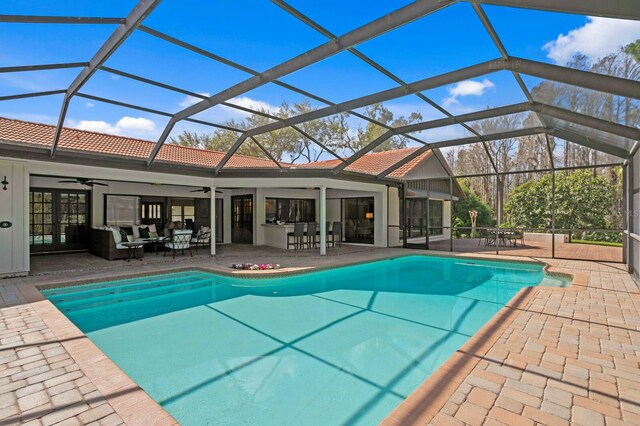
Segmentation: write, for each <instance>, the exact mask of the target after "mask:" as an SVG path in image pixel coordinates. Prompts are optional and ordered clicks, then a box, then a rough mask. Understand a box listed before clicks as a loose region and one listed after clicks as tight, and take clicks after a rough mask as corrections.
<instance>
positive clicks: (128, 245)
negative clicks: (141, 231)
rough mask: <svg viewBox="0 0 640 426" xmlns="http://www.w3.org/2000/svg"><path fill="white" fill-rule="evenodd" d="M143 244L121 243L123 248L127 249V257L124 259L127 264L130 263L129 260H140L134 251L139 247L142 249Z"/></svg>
mask: <svg viewBox="0 0 640 426" xmlns="http://www.w3.org/2000/svg"><path fill="white" fill-rule="evenodd" d="M144 244H145V243H144V242H138V241H136V242H129V243H122V245H123V246H125V247H126V248H128V249H129V257H128V258H127V259H126V261H127V262H131V258H132V257H133V258H135V259H138V260H142V258H141V257H138V255H137V254H136V249H138V248H140V247H144Z"/></svg>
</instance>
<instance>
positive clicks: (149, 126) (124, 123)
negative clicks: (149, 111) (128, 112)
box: [116, 117, 156, 132]
mask: <svg viewBox="0 0 640 426" xmlns="http://www.w3.org/2000/svg"><path fill="white" fill-rule="evenodd" d="M116 127H117V128H119V129H122V130H133V131H138V132H152V131H154V130H155V129H156V123H154V122H153V121H151V120H149V119H147V118H142V117H139V118H134V117H122V118H121V119H120V120H118V122H117V123H116Z"/></svg>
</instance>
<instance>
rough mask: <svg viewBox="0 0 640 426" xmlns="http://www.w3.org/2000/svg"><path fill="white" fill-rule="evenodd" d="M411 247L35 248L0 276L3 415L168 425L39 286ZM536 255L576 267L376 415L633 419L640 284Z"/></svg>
mask: <svg viewBox="0 0 640 426" xmlns="http://www.w3.org/2000/svg"><path fill="white" fill-rule="evenodd" d="M411 253H416V254H428V253H429V252H425V251H412V250H404V249H375V248H371V247H362V246H343V247H342V248H336V249H329V250H328V256H326V257H322V258H321V257H319V256H317V252H315V251H304V252H286V251H284V250H282V251H279V250H277V249H270V248H269V249H266V248H260V247H250V246H244V247H243V246H226V247H221V250H220V253H219V255H218V256H217V257H216V258H211V257H209V256H206V255H205V254H204V253H202V252H200V253H198V255H196V256H194V258H190V257H180V258H176V260H173V259H170V258H162V256H155V255H151V254H147V255H146V257H145V259H144V260H143V261H141V262H131V263H126V262H123V261H113V262H108V261H105V260H104V259H98V258H95V257H93V256H91V255H88V254H86V253H81V254H73V255H52V256H41V257H33V258H32V263H33V274H32V275H30V276H28V277H21V278H9V279H4V280H0V426H5V425H13V424H29V425H51V424H69V425H77V424H101V425H119V424H131V425H138V424H145V425H149V424H158V425H161V424H175V423H176V422H175V420H174V419H173V418H172V417H171V416H170V415H169V414H168V413H166V412H165V411H164V410H163V409H162V408H161V407H160V406H159V405H158V404H156V403H155V402H154V401H153V400H152V399H151V398H150V397H149V396H148V395H147V394H146V393H145V392H144V391H142V390H141V389H140V388H139V387H138V386H137V385H136V384H135V383H134V382H133V381H131V379H129V378H128V377H127V376H126V375H125V374H124V373H123V372H122V371H121V370H120V369H119V368H118V367H117V366H115V364H113V363H112V362H111V361H110V360H109V359H108V358H107V357H106V356H105V355H104V354H102V353H101V352H100V351H99V350H98V349H97V348H96V347H95V346H94V345H93V343H91V342H90V341H89V340H88V339H87V338H86V337H85V336H84V335H83V334H82V333H81V332H80V331H79V330H78V329H77V328H76V327H75V326H74V325H73V324H71V323H70V321H69V320H68V319H67V318H66V317H65V316H64V315H63V314H61V313H60V312H59V311H58V310H57V309H56V308H55V307H53V305H52V304H51V303H50V302H49V301H47V300H45V299H44V298H43V297H42V295H41V294H40V293H39V291H38V290H37V288H36V286H52V285H61V284H63V283H67V282H88V281H100V280H105V279H115V278H119V277H123V276H131V275H143V274H152V273H153V274H155V273H159V272H165V271H172V270H176V269H183V268H193V267H197V268H206V269H211V270H216V271H221V272H226V273H229V272H231V271H232V270H230V269H229V264H230V263H232V262H245V261H254V262H256V263H266V262H278V263H281V264H282V265H283V266H284V267H285V268H286V271H291V272H299V271H301V270H307V269H316V268H319V267H320V268H322V267H330V266H338V265H346V264H350V263H355V262H362V261H370V260H375V259H383V258H387V257H393V256H399V255H407V254H411ZM194 254H195V253H194ZM434 254H440V255H442V254H443V253H442V252H436V253H434ZM456 255H457V256H464V254H461V253H457V254H456ZM474 256H475V257H483V256H482V255H479V254H477V253H476V254H474ZM486 258H488V259H496V258H504V259H507V260H514V258H513V257H512V256H509V257H497V256H492V255H488V256H486ZM525 259H526V260H536V259H535V258H525ZM540 260H541V261H544V262H547V263H548V264H549V265H550V266H551V271H555V272H564V273H572V274H575V280H574V283H573V285H572V286H571V287H570V288H568V289H557V288H548V287H534V288H526V289H523V290H522V291H521V292H520V293H518V295H516V296H515V297H514V299H512V301H511V302H510V303H509V304H508V305H507V306H505V307H504V308H503V309H502V310H501V311H500V312H499V313H498V314H497V315H496V316H495V317H494V318H493V319H492V320H491V321H490V322H489V323H488V324H486V325H485V326H484V327H483V328H482V329H481V330H480V331H479V332H478V333H476V335H474V336H473V337H472V338H471V339H470V340H469V342H467V344H465V345H464V346H463V347H462V348H460V349H459V350H458V351H457V352H456V353H455V354H454V355H453V356H452V357H451V358H450V359H449V360H448V361H447V362H446V363H445V365H443V366H442V367H441V368H440V369H438V370H437V371H436V373H434V374H433V375H432V376H431V377H430V378H428V379H427V380H426V381H425V382H424V383H423V384H422V385H421V386H420V387H419V388H418V389H417V390H416V391H415V392H414V393H413V394H412V395H411V396H410V397H409V398H408V399H407V400H405V402H403V403H402V404H401V405H400V406H398V407H397V408H396V409H395V410H394V411H393V412H392V413H391V414H390V415H389V417H388V418H387V419H386V420H385V423H387V424H391V425H395V424H403V425H404V424H471V425H480V424H485V425H493V424H516V423H518V424H520V423H521V424H522V425H526V424H531V425H533V424H549V425H554V424H570V423H574V424H582V425H589V426H591V425H599V424H602V425H605V424H606V425H618V424H620V425H622V424H640V289H639V287H638V283H637V282H635V281H634V280H633V279H632V278H631V277H630V276H629V275H628V274H627V273H626V272H625V270H624V266H623V265H621V264H607V263H598V262H584V261H573V260H557V259H556V260H552V259H540ZM254 274H255V273H254Z"/></svg>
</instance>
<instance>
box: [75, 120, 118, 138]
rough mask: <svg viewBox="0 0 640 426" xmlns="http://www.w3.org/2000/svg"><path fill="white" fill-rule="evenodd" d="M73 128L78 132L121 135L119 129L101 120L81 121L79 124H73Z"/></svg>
mask: <svg viewBox="0 0 640 426" xmlns="http://www.w3.org/2000/svg"><path fill="white" fill-rule="evenodd" d="M70 124H71V123H70ZM72 127H74V128H76V129H78V130H89V131H91V132H99V133H112V134H116V135H119V134H120V129H118V127H116V126H113V125H111V124H109V123H107V122H106V121H101V120H80V121H79V122H78V123H77V124H72Z"/></svg>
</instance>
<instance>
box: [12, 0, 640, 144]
mask: <svg viewBox="0 0 640 426" xmlns="http://www.w3.org/2000/svg"><path fill="white" fill-rule="evenodd" d="M135 3H136V2H135V1H133V0H110V1H108V2H87V1H79V0H74V1H72V0H66V1H64V0H63V1H50V2H42V1H34V0H31V1H26V0H12V1H11V2H2V6H0V14H18V15H20V14H29V15H64V16H103V17H104V16H108V17H122V16H125V15H126V14H127V13H128V12H129V11H130V10H131V9H132V8H133V7H134V6H135ZM407 3H409V2H408V1H406V0H403V1H394V2H389V1H382V0H376V1H373V0H368V1H365V0H356V1H346V2H345V1H344V0H342V1H338V0H327V1H323V2H311V1H307V0H295V1H294V0H290V4H291V5H292V6H294V7H296V8H298V10H300V11H301V12H303V13H304V14H306V15H307V16H309V17H310V18H312V19H313V20H315V21H316V22H318V23H320V24H321V25H322V26H324V27H325V28H327V29H328V30H329V31H331V32H333V33H334V34H336V35H341V34H344V33H345V32H348V31H350V30H352V29H355V28H357V27H358V26H360V25H363V24H365V23H367V22H369V21H371V20H373V19H376V18H378V17H380V16H382V15H384V14H386V13H389V12H390V11H391V10H392V8H397V7H400V6H402V5H404V4H407ZM485 11H486V13H487V15H488V16H489V18H490V20H491V21H492V23H493V25H494V27H495V28H496V30H497V32H498V34H499V35H500V37H501V38H502V40H503V43H504V44H505V46H506V49H507V51H508V52H509V54H510V55H512V56H521V57H526V58H529V59H534V60H538V61H543V62H549V63H559V64H563V63H565V62H566V60H567V59H568V58H570V57H571V55H573V54H575V53H578V52H580V53H584V54H586V55H587V56H589V57H590V58H592V59H597V58H598V57H600V56H602V55H605V54H607V53H609V52H611V51H613V50H615V49H616V48H617V47H618V46H619V45H621V44H626V43H628V42H629V41H631V40H634V39H637V38H640V24H639V23H638V22H626V21H614V20H608V19H602V18H590V17H585V16H577V15H565V14H558V13H549V12H539V11H531V10H523V9H511V8H502V7H495V6H485ZM144 25H146V26H149V27H151V28H154V29H156V30H159V31H162V32H164V33H167V34H169V35H171V36H174V37H177V38H180V39H182V40H184V41H186V42H189V43H191V44H194V45H196V46H198V47H201V48H203V49H207V50H209V51H211V52H212V53H215V54H217V55H220V56H223V57H225V58H227V59H230V60H233V61H235V62H238V63H240V64H242V65H244V66H247V67H250V68H252V69H254V70H257V71H264V70H266V69H269V68H270V67H273V66H274V65H277V64H278V63H280V62H282V61H285V60H287V59H290V58H292V57H294V56H296V55H299V54H301V53H303V52H305V51H307V50H309V49H312V48H314V47H316V46H318V45H320V44H322V43H324V42H326V38H324V37H323V36H322V35H320V34H318V33H317V32H315V31H314V30H313V29H311V28H309V27H307V26H306V25H304V24H303V23H301V22H300V21H298V20H297V19H295V18H294V17H292V16H290V15H288V14H287V13H286V12H284V11H283V10H282V9H280V8H279V7H277V6H276V5H274V4H273V3H271V2H269V1H266V0H264V1H263V0H223V1H219V2H203V1H196V0H187V1H184V0H182V1H179V0H164V1H163V2H162V3H161V4H160V6H159V7H158V8H157V9H156V10H155V11H154V12H153V13H152V14H151V15H150V16H149V17H148V18H147V20H146V21H145V22H144ZM114 29H115V26H112V25H43V24H2V23H0V43H1V45H2V49H0V66H13V65H26V64H45V63H57V62H75V61H87V60H89V59H90V58H91V56H93V54H94V53H95V52H96V51H97V50H98V49H99V47H100V45H101V44H102V43H103V42H104V41H105V40H106V39H107V38H108V36H109V35H110V34H111V33H112V32H113V30H114ZM357 48H358V49H359V50H361V51H362V52H363V53H365V54H366V55H368V56H370V57H371V58H372V59H374V60H375V61H377V62H379V63H380V64H381V65H383V66H384V67H386V68H388V69H389V70H390V71H392V72H393V73H395V74H396V75H398V76H399V77H400V78H402V79H404V80H405V81H407V82H412V81H416V80H419V79H423V78H427V77H431V76H434V75H438V74H441V73H444V72H447V71H452V70H454V69H456V68H460V67H464V66H469V65H473V64H475V63H478V62H481V61H486V60H490V59H494V58H498V57H499V52H498V51H497V49H496V48H495V46H494V45H493V43H492V42H491V39H490V38H489V37H488V35H487V34H486V33H485V32H484V30H483V28H482V26H481V23H480V21H479V19H478V18H477V16H476V15H475V13H474V12H473V9H472V8H471V6H470V5H469V4H467V3H465V2H462V3H458V4H455V5H453V6H450V7H448V8H445V9H444V10H441V11H439V12H437V13H435V14H432V15H429V16H426V17H424V18H423V19H420V20H418V21H415V22H413V23H410V24H408V25H406V26H404V27H402V28H399V29H398V30H396V31H393V32H390V33H387V34H384V35H382V36H380V37H377V38H375V39H373V40H370V41H368V42H366V43H363V44H362V45H360V46H357ZM106 65H107V66H109V67H112V68H116V69H120V70H123V71H126V72H130V73H136V74H139V75H141V76H143V77H147V78H150V79H154V80H158V81H160V82H164V83H167V84H171V85H175V86H178V87H181V88H184V89H188V90H191V91H194V92H198V93H204V94H214V93H217V92H219V91H221V90H223V89H225V88H226V87H228V86H230V85H233V84H236V83H238V82H240V81H242V80H244V79H246V78H248V77H250V75H248V74H246V73H244V72H242V71H238V70H236V69H233V68H231V67H229V66H227V65H223V64H220V63H217V62H215V61H213V60H211V59H208V58H205V57H201V56H198V55H196V54H195V53H192V52H189V51H187V50H184V49H181V48H179V47H176V46H174V45H171V44H169V43H167V42H164V41H162V40H160V39H157V38H155V37H153V36H150V35H148V34H146V33H143V32H141V31H137V32H135V33H134V34H133V35H132V36H131V37H130V38H129V39H127V41H126V42H125V43H124V44H123V45H122V47H121V48H120V49H119V50H118V51H117V52H116V53H115V54H114V55H113V56H112V57H111V58H110V59H109V60H108V61H107V63H106ZM78 72H79V69H68V70H58V71H42V72H28V73H6V74H0V96H3V95H10V94H16V93H26V92H33V91H44V90H55V89H64V88H66V86H67V85H68V84H69V83H70V82H71V81H72V80H73V78H74V77H75V76H76V75H77V73H78ZM281 80H282V81H284V82H286V83H289V84H292V85H295V86H297V87H299V88H301V89H304V90H307V91H311V92H313V93H316V94H317V95H319V96H322V97H324V98H326V99H329V100H331V101H334V102H341V101H345V100H348V99H351V98H354V97H358V96H362V95H365V94H368V93H371V92H376V91H379V90H384V89H388V88H391V87H395V86H396V84H395V83H394V82H393V81H391V80H390V79H388V78H387V77H385V76H383V75H381V74H380V73H378V72H377V71H375V70H374V69H372V68H371V67H369V66H368V65H367V64H365V63H364V62H362V61H360V60H359V59H357V58H356V57H354V56H353V55H351V54H350V53H348V52H343V53H340V54H338V55H335V56H333V57H331V58H328V59H326V60H324V61H322V62H319V63H317V64H315V65H312V66H310V67H308V68H306V69H303V70H300V71H298V72H295V73H292V74H290V75H288V76H285V77H283V78H282V79H281ZM526 80H527V82H528V84H530V86H533V85H535V84H536V80H535V79H526ZM82 92H85V93H89V94H92V95H96V96H102V97H108V98H111V99H115V100H119V101H123V102H128V103H135V104H139V105H142V106H146V107H150V108H154V109H158V110H163V111H167V112H170V113H172V112H176V111H178V110H180V109H181V108H183V107H184V106H186V105H189V103H190V102H192V100H190V99H187V98H186V97H185V96H184V95H181V94H178V93H172V92H169V91H166V90H163V89H160V88H154V87H151V86H147V85H144V84H142V83H138V82H134V81H131V80H128V79H126V78H124V77H118V76H115V75H112V74H109V73H106V72H103V71H100V72H98V73H96V75H95V76H94V77H93V78H92V79H91V81H90V82H89V83H88V84H87V85H85V87H84V88H83V89H82ZM425 95H427V96H428V97H430V98H431V99H432V100H434V101H436V102H437V103H439V104H440V105H442V106H445V107H446V108H447V109H449V110H450V111H451V112H452V113H454V114H459V113H464V112H469V111H474V110H479V109H484V108H486V107H489V106H491V107H493V106H500V105H506V104H509V103H514V102H522V101H523V100H524V96H523V94H522V93H521V92H520V90H519V89H518V87H517V85H516V83H515V80H514V79H513V77H512V76H511V74H509V73H507V72H500V73H494V74H489V75H487V76H484V77H481V78H478V79H474V80H473V81H468V82H462V83H459V84H455V85H450V86H446V87H442V88H437V89H434V90H430V91H428V92H425ZM301 99H302V96H301V95H299V94H297V93H294V92H290V91H288V90H286V89H283V88H281V87H279V86H277V85H275V84H267V85H264V86H262V87H260V88H258V89H255V90H253V91H251V92H249V93H247V94H245V95H243V96H242V97H239V98H238V99H234V100H232V102H235V103H239V104H241V105H244V106H249V107H256V106H261V107H264V108H267V109H273V108H275V106H277V105H279V104H280V103H281V102H283V101H288V102H296V101H299V100H301ZM61 100H62V97H61V96H51V97H43V98H35V99H27V100H15V101H4V102H2V103H0V116H5V117H14V118H21V119H26V120H31V121H40V122H47V123H55V121H56V119H57V114H58V112H59V108H60V103H61ZM314 104H316V105H318V106H321V104H317V103H315V102H314ZM387 105H388V106H389V107H390V108H391V109H392V111H394V112H395V113H396V114H405V115H406V114H409V113H410V112H412V111H420V112H421V113H422V115H423V117H424V119H425V120H429V119H434V118H440V117H441V116H442V115H441V113H439V112H438V111H436V110H435V109H433V108H432V107H430V106H428V105H427V104H425V103H424V102H422V101H421V100H419V99H418V98H417V97H415V96H408V97H404V98H400V99H396V100H393V101H390V102H388V103H387ZM199 117H200V118H203V119H207V120H211V121H214V122H223V121H225V120H227V119H230V118H234V119H242V118H243V115H242V114H241V113H238V112H234V111H232V110H229V109H227V108H224V107H217V108H214V109H213V110H211V111H207V112H204V113H201V114H199ZM166 122H167V119H166V118H165V117H161V116H157V115H154V114H148V113H145V112H140V111H136V110H131V109H126V108H121V107H115V106H111V105H108V104H102V103H100V102H95V101H88V100H86V99H82V98H75V99H74V100H73V101H72V104H71V107H70V109H69V112H68V115H67V122H66V125H67V126H70V127H79V128H84V129H88V130H96V131H105V132H108V133H117V134H121V135H127V136H134V137H141V138H145V139H155V138H157V137H158V135H159V134H160V133H161V132H162V129H163V127H164V125H165V124H166ZM356 122H357V121H354V123H356ZM184 129H190V130H195V131H200V132H208V131H211V130H212V129H211V128H208V127H202V126H198V125H192V124H188V123H181V124H179V125H178V126H177V127H176V130H175V131H174V134H175V133H177V132H180V131H181V130H184ZM462 133H464V131H463V130H462V129H461V128H460V127H458V126H451V128H447V129H442V131H441V132H440V133H439V134H429V135H425V137H426V138H428V139H431V138H433V139H438V140H442V139H446V138H448V137H457V136H459V135H461V134H462Z"/></svg>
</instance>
